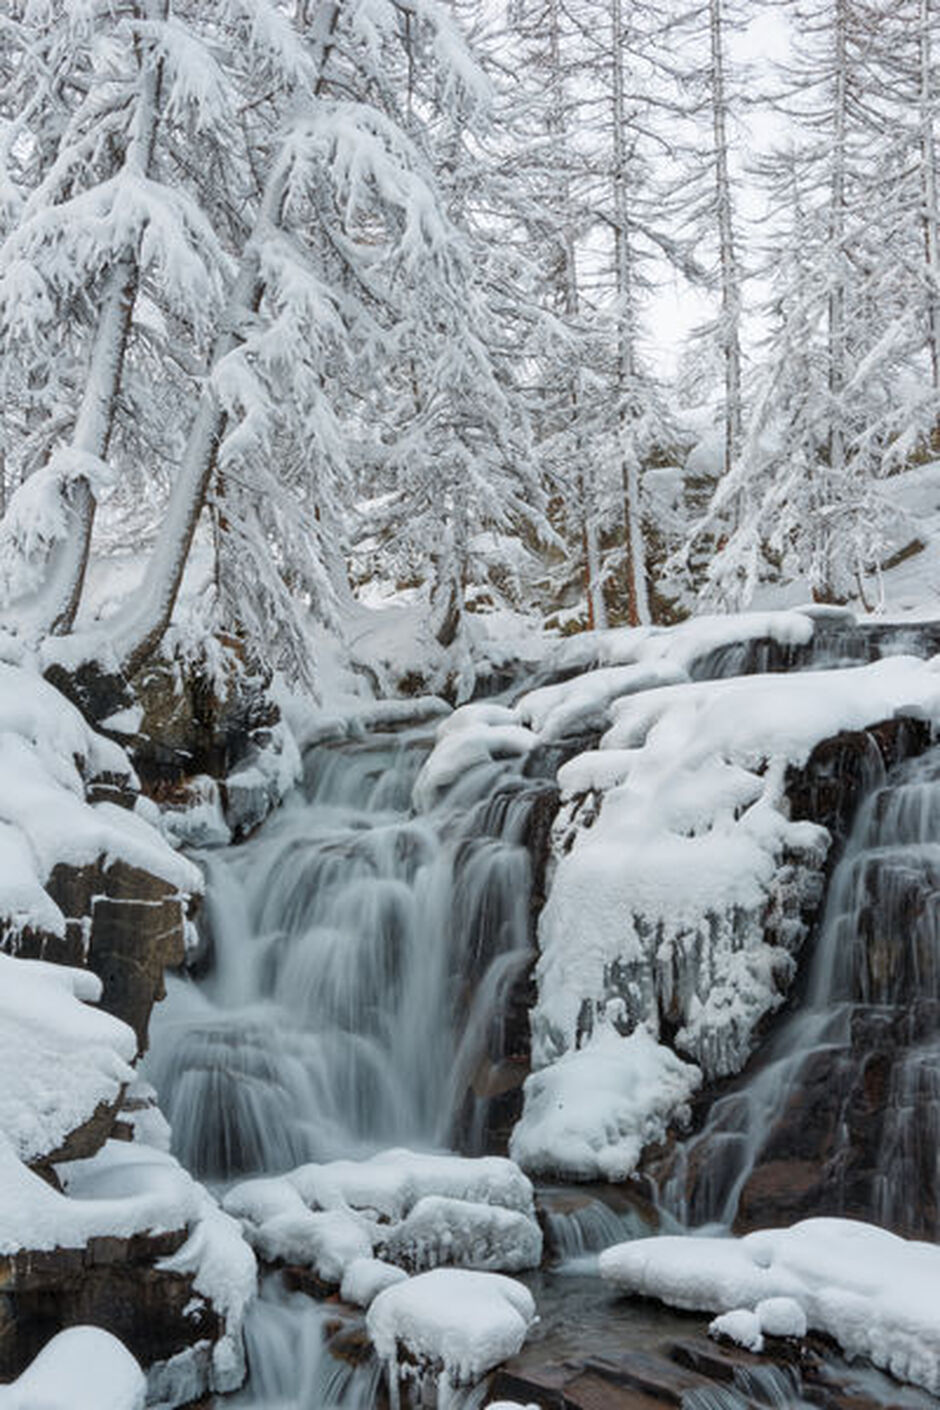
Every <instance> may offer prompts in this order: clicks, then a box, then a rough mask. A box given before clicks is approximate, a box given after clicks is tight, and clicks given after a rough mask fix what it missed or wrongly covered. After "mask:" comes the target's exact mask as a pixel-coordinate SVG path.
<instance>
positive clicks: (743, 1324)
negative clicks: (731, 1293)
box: [708, 1307, 764, 1351]
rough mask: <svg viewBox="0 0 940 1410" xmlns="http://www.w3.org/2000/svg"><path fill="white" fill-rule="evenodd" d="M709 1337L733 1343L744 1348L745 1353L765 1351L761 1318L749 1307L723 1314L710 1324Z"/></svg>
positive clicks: (736, 1308) (738, 1308)
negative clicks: (724, 1339)
mask: <svg viewBox="0 0 940 1410" xmlns="http://www.w3.org/2000/svg"><path fill="white" fill-rule="evenodd" d="M708 1335H709V1336H710V1337H716V1338H717V1339H719V1340H720V1339H721V1338H722V1337H724V1338H726V1339H727V1340H728V1341H733V1342H734V1343H735V1345H736V1346H743V1347H744V1349H745V1351H763V1349H764V1338H763V1335H762V1334H761V1325H760V1318H759V1317H758V1315H757V1313H756V1312H751V1311H750V1310H749V1308H747V1307H735V1308H734V1309H733V1310H732V1311H731V1312H722V1313H721V1315H720V1316H718V1317H715V1318H713V1319H712V1321H711V1322H709V1324H708Z"/></svg>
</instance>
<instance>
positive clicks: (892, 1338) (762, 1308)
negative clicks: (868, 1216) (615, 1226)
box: [600, 1219, 940, 1395]
mask: <svg viewBox="0 0 940 1410" xmlns="http://www.w3.org/2000/svg"><path fill="white" fill-rule="evenodd" d="M600 1271H601V1276H602V1277H603V1278H605V1279H607V1281H609V1282H610V1283H613V1284H614V1286H615V1287H617V1288H619V1289H620V1290H621V1291H623V1292H628V1293H636V1294H639V1295H640V1296H643V1297H655V1298H659V1299H660V1301H662V1302H666V1303H669V1304H670V1306H673V1307H681V1308H687V1309H690V1310H693V1311H717V1312H728V1313H734V1314H735V1316H736V1317H737V1318H738V1320H737V1321H736V1322H735V1323H734V1324H733V1325H734V1326H739V1325H743V1324H741V1319H740V1315H739V1314H740V1312H741V1311H742V1310H743V1311H744V1312H746V1313H748V1314H750V1315H752V1316H753V1319H754V1325H756V1327H757V1331H758V1333H760V1332H761V1331H763V1332H766V1333H768V1334H770V1335H779V1334H780V1333H778V1332H776V1331H772V1326H777V1327H779V1326H782V1325H786V1326H789V1327H796V1326H798V1325H801V1323H800V1320H799V1318H798V1317H797V1315H796V1313H795V1312H794V1311H793V1309H792V1308H790V1309H789V1310H788V1309H787V1308H786V1307H781V1305H780V1302H779V1301H778V1300H780V1299H787V1300H788V1303H789V1302H792V1303H794V1304H796V1307H797V1309H798V1310H799V1311H800V1312H802V1314H803V1317H804V1318H805V1325H806V1326H807V1327H809V1328H810V1329H812V1330H813V1331H818V1332H823V1333H825V1334H827V1335H828V1336H831V1337H833V1338H834V1339H835V1340H836V1341H837V1342H838V1343H839V1345H840V1347H841V1348H842V1350H843V1352H844V1353H845V1354H846V1355H847V1356H848V1357H850V1358H851V1357H856V1356H861V1357H865V1358H866V1359H867V1360H869V1361H872V1362H873V1363H874V1364H875V1365H876V1366H879V1367H881V1368H882V1369H884V1370H886V1371H890V1373H891V1374H892V1375H893V1376H896V1377H897V1378H898V1379H899V1380H903V1381H911V1382H913V1383H914V1384H916V1385H920V1386H923V1387H924V1388H925V1389H926V1390H928V1391H930V1392H932V1393H933V1394H934V1395H936V1394H937V1393H938V1392H940V1317H938V1315H937V1300H936V1294H937V1289H938V1288H940V1246H937V1245H935V1244H926V1243H917V1242H914V1241H913V1240H908V1239H902V1238H899V1237H898V1236H897V1235H895V1234H890V1233H888V1232H887V1231H886V1230H884V1229H879V1228H876V1227H875V1226H874V1225H871V1224H863V1223H857V1222H855V1221H853V1220H850V1219H807V1220H804V1221H803V1222H802V1223H800V1224H795V1225H793V1227H792V1228H790V1229H768V1230H762V1231H757V1232H755V1233H752V1234H747V1235H746V1236H745V1237H744V1238H742V1239H724V1238H682V1237H666V1238H654V1239H644V1240H642V1241H639V1242H637V1243H632V1244H620V1245H618V1246H617V1247H615V1248H611V1249H607V1250H606V1251H605V1252H604V1253H602V1254H601V1256H600ZM721 1321H722V1323H723V1324H724V1325H722V1326H720V1327H718V1330H719V1331H723V1332H725V1333H726V1334H728V1332H727V1327H728V1319H727V1318H722V1319H721ZM713 1325H714V1324H713ZM748 1325H749V1326H752V1324H750V1323H748ZM752 1330H753V1326H752ZM783 1334H784V1335H796V1334H797V1333H795V1332H790V1331H787V1332H785V1333H783Z"/></svg>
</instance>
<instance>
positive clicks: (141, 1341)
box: [0, 1230, 222, 1380]
mask: <svg viewBox="0 0 940 1410" xmlns="http://www.w3.org/2000/svg"><path fill="white" fill-rule="evenodd" d="M186 1237H187V1233H186V1231H185V1230H182V1231H176V1232H171V1233H166V1234H159V1235H145V1234H138V1235H135V1236H134V1237H132V1238H127V1239H116V1238H98V1239H92V1240H91V1241H90V1242H89V1243H88V1244H87V1246H86V1247H85V1248H77V1249H54V1250H52V1251H50V1252H48V1253H35V1252H24V1253H19V1254H16V1255H13V1256H7V1257H3V1258H0V1379H2V1380H11V1379H13V1378H14V1377H15V1376H18V1375H19V1374H20V1373H21V1372H22V1371H23V1370H24V1369H25V1368H26V1366H27V1365H28V1364H29V1362H30V1361H31V1360H32V1359H33V1357H34V1356H36V1355H37V1354H38V1353H39V1352H40V1351H41V1350H42V1348H43V1347H44V1346H45V1345H46V1343H47V1342H48V1341H49V1340H50V1338H51V1337H53V1336H55V1334H56V1333H57V1332H60V1331H62V1330H64V1329H65V1328H66V1327H76V1326H96V1327H105V1328H107V1330H108V1331H110V1332H113V1333H114V1335H115V1336H117V1337H119V1338H120V1340H121V1341H123V1342H124V1344H125V1346H126V1347H127V1348H128V1350H129V1351H131V1352H132V1353H133V1355H134V1356H135V1357H136V1358H137V1360H138V1361H139V1362H140V1363H141V1365H143V1366H150V1365H153V1363H154V1362H157V1361H165V1360H168V1359H169V1358H170V1357H171V1356H175V1355H176V1354H177V1353H178V1352H181V1351H185V1350H186V1349H187V1348H188V1347H191V1346H193V1345H194V1344H195V1343H196V1342H198V1341H202V1340H204V1339H205V1340H211V1341H215V1340H217V1339H218V1337H219V1336H220V1335H221V1334H222V1322H221V1319H220V1318H219V1316H218V1314H217V1313H216V1312H215V1311H213V1309H212V1308H211V1307H210V1306H209V1305H208V1303H206V1302H205V1300H204V1299H202V1298H200V1297H198V1296H195V1297H194V1295H193V1286H192V1282H193V1280H192V1278H191V1277H189V1276H184V1275H182V1274H179V1273H170V1272H167V1271H165V1270H158V1269H157V1267H156V1264H157V1263H158V1261H159V1260H160V1259H162V1258H166V1257H168V1256H169V1255H171V1254H173V1253H175V1252H176V1251H177V1250H178V1249H179V1248H180V1247H181V1245H182V1244H183V1243H184V1241H185V1239H186Z"/></svg>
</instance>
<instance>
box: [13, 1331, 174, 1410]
mask: <svg viewBox="0 0 940 1410" xmlns="http://www.w3.org/2000/svg"><path fill="white" fill-rule="evenodd" d="M146 1392H147V1381H146V1379H145V1377H144V1373H143V1371H142V1370H141V1369H140V1367H139V1366H138V1364H137V1362H136V1361H135V1360H134V1357H133V1356H132V1355H131V1353H130V1352H129V1351H128V1350H127V1348H126V1347H125V1346H124V1344H123V1343H122V1342H120V1341H118V1339H117V1337H113V1336H112V1335H111V1333H110V1332H105V1331H102V1329H101V1328H100V1327H70V1328H69V1329H68V1331H65V1332H59V1334H58V1336H55V1337H53V1338H52V1340H51V1341H50V1342H48V1344H47V1345H46V1346H45V1347H44V1348H43V1350H42V1351H41V1352H40V1353H39V1355H38V1356H37V1357H36V1359H35V1360H34V1361H33V1362H32V1364H31V1365H30V1366H28V1367H27V1369H26V1370H25V1371H24V1372H23V1374H22V1375H21V1376H20V1377H19V1379H18V1380H16V1381H14V1382H13V1384H12V1385H8V1386H0V1410H143V1407H144V1399H145V1396H146Z"/></svg>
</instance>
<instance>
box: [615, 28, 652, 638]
mask: <svg viewBox="0 0 940 1410" xmlns="http://www.w3.org/2000/svg"><path fill="white" fill-rule="evenodd" d="M610 18H611V30H612V36H611V37H612V41H613V45H612V48H613V53H612V65H613V83H612V87H611V120H612V125H613V196H614V227H615V228H614V274H615V280H616V291H617V408H618V410H617V416H618V426H619V437H618V439H619V442H620V444H619V454H620V479H621V486H622V491H623V526H624V558H625V564H626V574H625V576H626V592H627V621H628V623H629V624H630V626H632V627H635V626H637V625H639V624H640V623H644V624H645V623H648V622H649V621H650V609H649V599H648V597H647V591H646V550H645V544H644V542H643V528H642V524H641V521H640V460H639V454H638V451H637V446H636V436H635V434H634V429H633V399H634V397H635V383H636V348H635V345H636V335H635V328H634V319H635V310H634V307H633V260H632V252H631V249H630V226H629V214H630V213H629V202H628V198H627V147H626V139H625V133H626V101H625V97H624V74H623V18H622V13H621V5H620V0H611V7H610Z"/></svg>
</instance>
